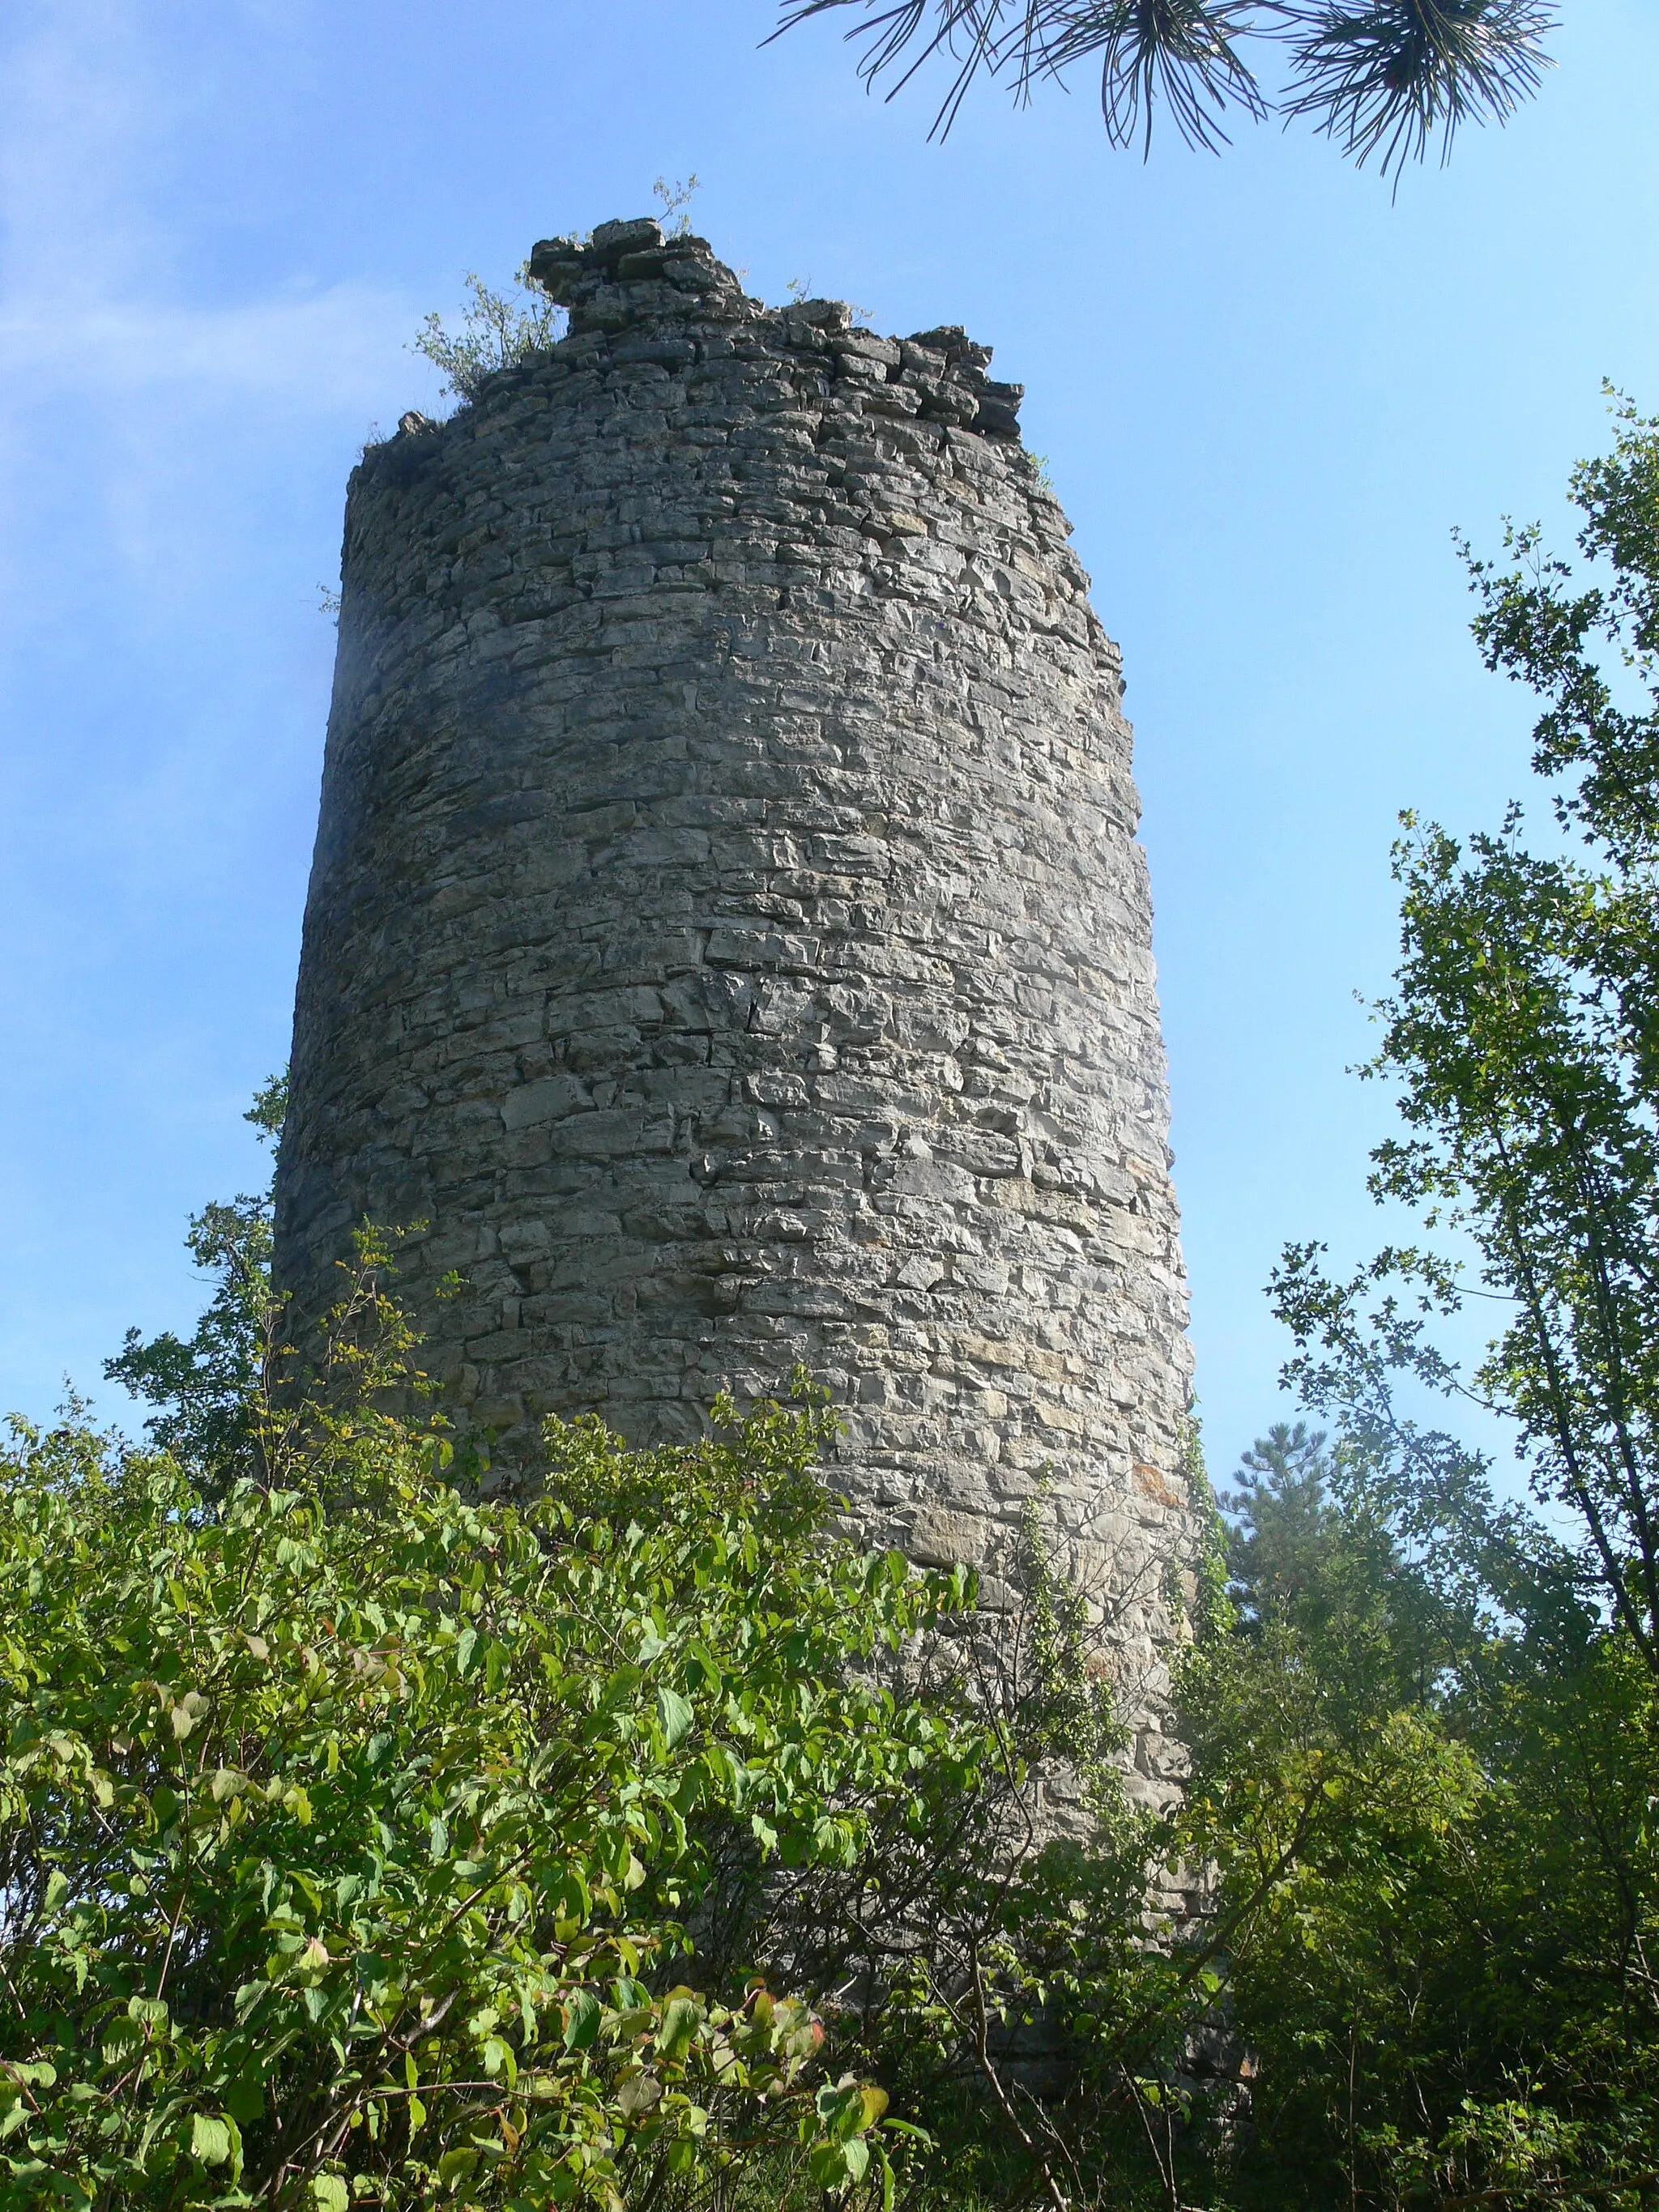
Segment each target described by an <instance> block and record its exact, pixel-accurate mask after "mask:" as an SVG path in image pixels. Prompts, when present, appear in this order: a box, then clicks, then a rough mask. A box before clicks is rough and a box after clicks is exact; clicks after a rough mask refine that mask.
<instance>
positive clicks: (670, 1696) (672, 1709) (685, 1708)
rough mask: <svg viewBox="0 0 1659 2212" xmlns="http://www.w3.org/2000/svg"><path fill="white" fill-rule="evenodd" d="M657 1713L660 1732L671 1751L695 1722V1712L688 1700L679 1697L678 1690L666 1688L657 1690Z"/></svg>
mask: <svg viewBox="0 0 1659 2212" xmlns="http://www.w3.org/2000/svg"><path fill="white" fill-rule="evenodd" d="M657 1714H658V1717H659V1719H660V1720H661V1722H662V1732H663V1735H664V1736H665V1738H666V1739H667V1742H668V1748H669V1749H670V1750H671V1751H672V1750H673V1749H674V1748H675V1747H676V1746H677V1745H678V1744H682V1743H684V1741H685V1739H686V1737H687V1736H689V1735H690V1733H691V1730H692V1729H693V1727H694V1726H695V1725H696V1717H697V1716H696V1711H694V1710H693V1708H692V1705H691V1704H690V1700H689V1699H685V1698H683V1697H681V1695H680V1693H679V1692H678V1690H670V1689H667V1688H662V1689H659V1691H658V1692H657Z"/></svg>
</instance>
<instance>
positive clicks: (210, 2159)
mask: <svg viewBox="0 0 1659 2212" xmlns="http://www.w3.org/2000/svg"><path fill="white" fill-rule="evenodd" d="M231 2130H232V2124H231V2122H230V2121H228V2120H226V2119H213V2118H209V2116H208V2115H207V2114H206V2113H205V2112H197V2114H196V2115H195V2117H194V2118H193V2119H192V2120H191V2124H190V2154H191V2157H192V2158H199V2159H200V2160H201V2161H202V2163H203V2165H204V2166H224V2165H227V2164H228V2162H229V2160H230V2157H231V2154H232V2150H233V2148H234V2136H233V2134H232V2131H231Z"/></svg>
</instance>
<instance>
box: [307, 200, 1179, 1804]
mask: <svg viewBox="0 0 1659 2212" xmlns="http://www.w3.org/2000/svg"><path fill="white" fill-rule="evenodd" d="M532 270H533V272H534V274H535V275H536V276H538V279H539V280H540V281H541V282H542V283H544V285H545V286H546V288H547V289H549V290H550V292H551V293H552V294H553V295H554V296H555V297H556V298H557V299H559V300H560V301H562V302H564V303H565V304H566V305H567V306H568V309H569V332H568V336H567V337H564V338H563V339H562V341H561V342H560V343H558V344H556V345H555V346H554V347H553V348H552V349H551V350H550V351H548V352H546V353H544V354H539V355H537V356H532V358H530V359H528V360H527V361H526V362H524V363H523V364H522V365H520V366H519V367H517V368H513V369H510V370H507V371H504V372H503V373H501V374H499V375H497V376H495V377H494V378H493V379H491V380H489V383H488V384H487V386H485V388H484V389H483V392H481V394H480V395H479V397H478V398H477V400H476V402H475V403H474V404H471V405H469V406H466V407H465V408H463V409H461V410H459V412H458V413H457V414H455V415H454V416H453V417H452V418H451V419H450V420H449V421H447V422H443V423H441V424H435V423H431V422H426V421H425V420H423V419H422V418H420V417H418V416H410V417H406V418H405V420H404V425H403V427H402V428H401V429H400V431H399V434H398V436H397V437H396V438H394V439H392V440H390V441H387V442H386V443H384V444H381V445H378V446H374V447H370V448H369V450H368V452H367V453H365V455H364V457H363V459H362V464H361V465H360V466H359V468H358V469H357V470H356V472H355V474H354V476H353V477H352V481H351V486H350V491H349V500H348V507H347V520H346V533H345V551H344V563H343V608H342V613H341V619H340V645H339V658H338V665H337V675H336V681H335V691H334V700H333V708H332V713H331V719H330V725H329V734H328V745H327V755H326V761H325V770H324V781H323V798H322V813H321V822H320V827H319V835H318V841H317V848H316V857H315V863H314V866H313V875H312V883H311V891H310V897H309V902H308V904H307V913H306V923H305V943H304V952H303V957H302V963H301V979H300V988H299V997H298V1005H297V1010H296V1016H295V1042H294V1058H293V1067H292V1102H293V1103H292V1109H291V1113H290V1116H289V1124H288V1127H287V1129H286V1131H285V1133H284V1138H283V1159H282V1170H281V1175H280V1179H279V1192H278V1215H277V1266H278V1273H279V1279H280V1280H281V1281H282V1283H283V1285H284V1287H285V1288H287V1289H288V1290H289V1291H290V1292H291V1293H292V1297H293V1306H294V1311H295V1315H296V1316H298V1317H300V1318H301V1320H303V1318H304V1317H306V1316H310V1315H313V1314H314V1313H316V1312H317V1311H318V1310H320V1308H321V1307H322V1306H323V1305H325V1304H326V1303H327V1302H328V1299H329V1297H330V1296H331V1291H332V1287H333V1284H334V1282H335V1280H336V1279H337V1278H336V1276H335V1273H334V1266H335V1262H336V1261H337V1260H338V1259H339V1258H341V1257H342V1256H343V1255H344V1254H345V1252H346V1251H347V1250H348V1249H349V1237H350V1231H351V1230H352V1228H353V1226H354V1225H355V1224H356V1223H358V1222H361V1221H362V1219H363V1218H365V1217H366V1216H367V1217H369V1218H373V1219H374V1220H375V1221H377V1222H380V1223H382V1224H387V1223H397V1224H406V1223H410V1222H414V1221H417V1220H418V1221H423V1222H425V1223H426V1224H427V1225H428V1226H427V1227H426V1229H425V1230H424V1231H423V1232H422V1234H421V1235H419V1236H418V1237H416V1238H415V1239H414V1240H413V1241H412V1242H411V1243H410V1244H409V1245H408V1246H407V1247H406V1248H405V1249H404V1255H403V1262H402V1265H403V1279H402V1288H403V1291H404V1295H405V1296H406V1297H408V1298H409V1299H410V1302H411V1303H412V1304H413V1305H414V1307H415V1309H416V1315H417V1318H418V1319H419V1321H420V1322H421V1324H422V1326H423V1327H424V1328H426V1330H427V1331H428V1335H429V1340H430V1341H429V1346H428V1351H429V1359H428V1364H429V1365H430V1366H431V1367H432V1369H433V1370H434V1372H435V1374H436V1375H437V1376H439V1377H440V1379H441V1381H442V1383H444V1385H445V1386H446V1389H447V1403H448V1406H449V1408H450V1410H451V1412H452V1414H453V1418H454V1419H456V1421H457V1422H458V1423H459V1425H461V1426H462V1427H463V1428H467V1427H471V1428H473V1429H487V1430H489V1431H491V1432H492V1433H493V1435H494V1436H495V1472H496V1474H497V1475H498V1476H499V1477H500V1478H501V1479H502V1480H518V1479H520V1478H521V1476H522V1474H523V1473H524V1471H525V1470H526V1469H529V1468H533V1462H534V1451H533V1444H534V1437H535V1432H536V1428H537V1425H538V1422H539V1420H540V1419H541V1418H542V1417H543V1416H544V1414H546V1413H550V1412H553V1413H562V1414H569V1413H574V1412H576V1411H579V1410H586V1409H596V1410H598V1411H599V1412H600V1413H603V1414H604V1415H605V1418H606V1419H607V1420H608V1421H610V1422H611V1425H613V1426H615V1427H617V1428H619V1429H620V1430H622V1431H623V1433H624V1434H626V1435H628V1436H629V1437H634V1438H636V1439H641V1440H644V1439H659V1438H672V1437H689V1436H691V1435H693V1434H695V1433H696V1432H697V1431H698V1430H699V1429H700V1428H701V1427H702V1425H703V1423H704V1421H705V1419H706V1415H707V1412H708V1407H709V1404H710V1402H711V1401H712V1399H713V1397H714V1394H715V1391H716V1389H718V1388H719V1386H720V1385H721V1384H722V1383H725V1384H728V1385H730V1386H731V1387H732V1389H733V1390H734V1391H736V1392H737V1393H738V1395H739V1396H742V1395H745V1394H762V1393H764V1394H775V1393H777V1392H779V1391H780V1390H781V1389H783V1388H785V1387H786V1386H787V1382H788V1378H789V1376H790V1372H791V1370H792V1369H793V1367H794V1365H795V1364H796V1363H797V1362H798V1361H799V1362H804V1363H805V1364H806V1365H807V1366H808V1367H809V1368H810V1369H811V1370H813V1372H814V1373H815V1374H816V1375H817V1376H820V1377H822V1378H823V1379H824V1380H825V1381H826V1382H827V1383H829V1386H830V1388H831V1389H832V1390H833V1392H834V1394H835V1396H836V1400H837V1401H838V1402H839V1403H840V1405H841V1407H842V1410H843V1413H844V1415H845V1418H846V1421H847V1437H846V1442H845V1445H844V1448H843V1464H842V1467H841V1468H840V1469H839V1470H838V1471H837V1478H838V1480H840V1481H841V1483H842V1485H843V1486H844V1487H845V1488H846V1490H847V1492H848V1494H849V1496H850V1497H851V1498H852V1500H853V1503H854V1510H855V1512H856V1513H857V1515H858V1516H859V1517H860V1521H861V1522H862V1523H863V1525H864V1526H865V1528H866V1529H867V1531H868V1533H869V1534H870V1535H871V1537H872V1539H875V1540H883V1541H897V1542H899V1543H901V1544H902V1545H903V1546H904V1547H906V1548H907V1549H908V1552H909V1553H910V1554H911V1556H912V1557H914V1558H916V1559H921V1560H927V1561H939V1560H945V1559H958V1558H965V1559H969V1560H971V1561H973V1562H974V1563H975V1564H977V1565H981V1566H983V1567H984V1568H985V1569H986V1570H987V1589H988V1591H989V1592H990V1594H991V1596H992V1599H993V1601H994V1598H995V1595H996V1591H997V1579H996V1577H997V1569H998V1565H999V1563H1000V1561H1002V1560H1004V1559H1006V1553H1007V1546H1008V1543H1009V1541H1010V1538H1011V1536H1012V1532H1013V1531H1014V1530H1015V1529H1016V1528H1017V1526H1018V1521H1019V1517H1020V1515H1021V1513H1022V1511H1023V1510H1024V1509H1025V1507H1026V1505H1027V1503H1028V1501H1030V1500H1031V1499H1033V1498H1041V1499H1042V1500H1043V1501H1044V1503H1043V1507H1042V1510H1043V1511H1044V1512H1045V1514H1046V1515H1047V1516H1048V1517H1049V1519H1050V1521H1051V1523H1052V1525H1053V1526H1054V1528H1056V1529H1057V1530H1058V1531H1059V1533H1060V1536H1061V1538H1062V1540H1063V1544H1064V1548H1065V1553H1066V1558H1067V1559H1068V1560H1069V1562H1070V1563H1071V1565H1073V1568H1074V1570H1075V1571H1078V1572H1079V1574H1080V1575H1081V1576H1082V1577H1084V1578H1085V1581H1087V1582H1089V1583H1091V1584H1093V1585H1095V1586H1096V1587H1097V1589H1098V1590H1099V1592H1100V1595H1101V1596H1102V1599H1103V1604H1104V1606H1105V1608H1106V1610H1107V1612H1108V1613H1109V1617H1110V1620H1111V1621H1112V1624H1113V1632H1114V1634H1115V1638H1116V1640H1117V1641H1118V1643H1119V1644H1120V1647H1121V1650H1123V1652H1124V1653H1125V1655H1126V1656H1133V1655H1135V1654H1139V1655H1140V1656H1142V1657H1143V1658H1145V1660H1146V1662H1147V1669H1148V1672H1149V1674H1155V1673H1156V1671H1157V1667H1156V1662H1157V1654H1158V1650H1159V1649H1160V1648H1161V1646H1162V1645H1163V1644H1164V1642H1165V1641H1166V1639H1167V1638H1168V1636H1169V1634H1170V1612H1169V1605H1168V1583H1169V1574H1170V1570H1171V1568H1172V1567H1173V1566H1174V1565H1176V1563H1177V1562H1178V1561H1179V1559H1181V1558H1182V1555H1183V1553H1184V1551H1185V1547H1186V1545H1187V1541H1188V1533H1189V1528H1188V1512H1187V1504H1186V1487H1185V1481H1184V1477H1183V1471H1182V1470H1183V1456H1184V1455H1183V1441H1184V1434H1185V1421H1186V1409H1187V1398H1188V1353H1187V1350H1186V1345H1185V1339H1184V1335H1183V1328H1184V1321H1185V1297H1184V1283H1183V1277H1182V1263H1181V1257H1180V1251H1179V1245H1178V1241H1177V1218H1176V1203H1175V1198H1174V1194H1173V1192H1172V1189H1171V1186H1170V1174H1169V1168H1170V1155H1169V1153H1168V1151H1167V1149H1166V1145H1167V1123H1168V1103H1167V1087H1166V1079H1165V1071H1164V1054H1163V1048H1162V1043H1161V1039H1160V1034H1159V1027H1158V1006H1157V1000H1156V995H1155V985H1154V977H1153V969H1152V942H1151V905H1150V897H1149V892H1148V886H1147V878H1146V865H1145V860H1144V857H1143V855H1142V854H1141V852H1140V850H1139V847H1138V846H1137V845H1136V843H1135V830H1136V824H1137V818H1138V813H1139V801H1138V799H1137V795H1136V792H1135V787H1134V784H1133V779H1132V775H1131V769H1130V733H1129V730H1128V727H1127V724H1126V723H1125V722H1124V720H1123V719H1122V716H1121V712H1120V702H1121V691H1122V684H1121V673H1120V666H1119V660H1118V655H1117V652H1116V649H1115V647H1114V646H1113V645H1112V644H1111V642H1110V641H1109V639H1108V638H1107V637H1106V635H1105V634H1104V632H1103V629H1102V628H1101V625H1100V623H1099V622H1098V621H1097V618H1096V616H1095V614H1094V612H1093V611H1092V609H1091V606H1090V605H1089V600H1088V596H1087V590H1088V584H1087V579H1086V577H1085V574H1084V573H1083V571H1082V569H1081V568H1079V565H1078V562H1077V561H1076V560H1075V558H1074V557H1073V555H1072V553H1071V551H1070V550H1069V547H1068V544H1067V538H1068V534H1069V528H1068V525H1067V524H1066V520H1065V518H1064V516H1063V515H1062V513H1061V512H1060V507H1059V506H1058V504H1057V503H1056V501H1055V500H1054V496H1053V494H1052V493H1051V491H1050V490H1049V489H1048V485H1047V483H1046V481H1045V479H1044V477H1043V475H1042V471H1041V469H1040V468H1039V467H1038V465H1036V463H1035V462H1034V461H1033V460H1032V459H1031V457H1030V455H1029V454H1028V453H1026V452H1025V450H1024V447H1023V446H1022V445H1021V443H1020V439H1019V430H1018V407H1019V401H1020V397H1021V394H1020V388H1019V387H1018V386H1012V385H1006V384H999V383H996V382H994V381H993V380H991V379H990V377H989V375H988V374H987V371H988V368H989V365H990V358H991V357H990V354H989V352H988V350H987V349H985V348H983V347H980V346H977V345H975V344H974V343H972V342H971V341H970V340H969V338H968V337H966V336H965V335H964V334H963V331H960V330H955V329H946V330H935V331H925V332H922V333H920V334H918V335H917V336H915V337H909V338H904V339H896V338H888V337H880V336H878V335H877V334H876V333H875V332H873V331H869V330H866V329H864V328H862V327H860V325H858V324H857V323H856V322H855V320H854V317H853V315H852V313H851V312H850V311H849V310H848V308H847V307H844V306H842V305H841V304H839V303H837V302H834V301H807V302H805V303H800V304H797V305H793V306H791V307H784V308H778V309H769V308H766V307H763V306H762V305H761V304H760V303H759V302H757V301H754V300H751V299H749V298H747V297H745V296H744V292H743V290H742V288H741V286H740V285H739V283H738V281H737V279H736V277H735V276H733V275H732V272H731V270H728V269H726V268H725V267H723V266H722V265H721V264H720V263H719V262H718V261H717V260H716V259H715V258H714V256H713V254H712V253H711V252H710V251H709V249H708V246H707V245H706V244H705V243H704V242H703V241H702V240H699V239H696V238H692V237H680V238H665V237H664V236H663V234H662V233H661V232H660V230H659V228H658V227H657V225H656V224H655V223H653V222H629V223H610V224H606V225H604V226H602V227H601V228H599V230H597V231H596V232H595V233H594V234H593V235H592V240H591V241H588V242H586V243H581V244H578V243H577V242H575V241H573V240H553V241H550V242H549V243H546V244H544V245H542V246H538V248H537V249H536V253H535V257H534V258H533V261H532ZM450 1270H457V1271H459V1274H460V1275H461V1277H462V1278H463V1279H464V1287H463V1288H462V1290H461V1292H460V1294H459V1297H453V1299H450V1300H447V1301H446V1300H442V1299H440V1298H439V1297H437V1295H436V1291H437V1285H438V1284H439V1282H440V1279H441V1278H442V1277H443V1276H444V1275H445V1274H446V1273H447V1272H448V1271H450ZM1155 1704H1156V1700H1155V1699H1154V1700H1153V1703H1152V1705H1149V1706H1148V1708H1147V1713H1146V1715H1144V1716H1143V1719H1145V1720H1146V1725H1147V1727H1148V1728H1152V1726H1153V1723H1152V1718H1151V1716H1152V1712H1153V1710H1154V1707H1155ZM1143 1763H1144V1764H1145V1765H1146V1766H1147V1767H1148V1769H1149V1771H1150V1770H1157V1769H1158V1767H1159V1765H1160V1760H1159V1758H1158V1751H1157V1747H1156V1746H1155V1745H1152V1746H1151V1747H1148V1746H1147V1744H1146V1742H1145V1741H1143Z"/></svg>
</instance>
